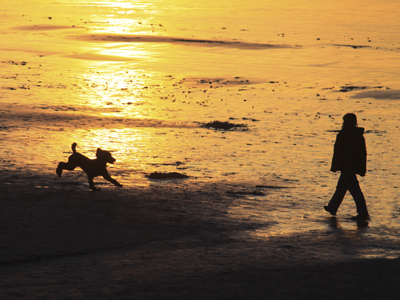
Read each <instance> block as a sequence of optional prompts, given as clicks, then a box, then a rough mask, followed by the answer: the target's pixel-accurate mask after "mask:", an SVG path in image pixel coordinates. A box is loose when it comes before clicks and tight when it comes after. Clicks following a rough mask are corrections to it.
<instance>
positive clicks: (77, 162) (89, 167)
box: [56, 143, 122, 190]
mask: <svg viewBox="0 0 400 300" xmlns="http://www.w3.org/2000/svg"><path fill="white" fill-rule="evenodd" d="M76 146H77V144H76V143H73V144H72V145H71V148H72V155H71V156H70V157H68V162H66V163H65V162H60V163H59V164H58V167H57V170H56V173H57V175H58V177H61V175H62V171H63V170H68V171H72V170H75V168H76V167H81V169H82V170H83V171H85V173H86V175H87V177H88V180H89V187H90V189H91V190H98V188H96V187H95V186H94V182H93V178H94V177H97V176H103V178H104V179H105V180H108V181H109V182H111V183H112V184H114V185H116V186H122V185H121V184H120V183H119V182H118V181H116V180H115V179H114V178H112V177H111V176H110V174H108V171H107V163H110V164H113V163H114V162H115V161H116V159H115V158H114V157H112V155H111V153H110V152H108V151H105V150H101V149H100V148H98V149H97V151H96V159H90V158H88V157H86V156H85V155H83V154H80V153H78V152H76Z"/></svg>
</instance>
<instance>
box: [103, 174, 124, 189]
mask: <svg viewBox="0 0 400 300" xmlns="http://www.w3.org/2000/svg"><path fill="white" fill-rule="evenodd" d="M103 178H104V179H105V180H108V181H109V182H111V183H112V184H113V185H116V186H120V187H121V186H122V184H120V183H119V182H118V181H116V180H115V179H114V178H112V177H111V176H110V174H108V173H107V174H106V175H103Z"/></svg>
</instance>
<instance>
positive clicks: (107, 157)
mask: <svg viewBox="0 0 400 300" xmlns="http://www.w3.org/2000/svg"><path fill="white" fill-rule="evenodd" d="M96 157H97V158H98V159H100V160H103V161H105V162H108V163H110V164H113V163H114V162H115V161H116V159H115V158H114V157H112V155H111V153H110V152H108V151H105V150H101V149H100V148H97V151H96Z"/></svg>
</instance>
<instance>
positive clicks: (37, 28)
mask: <svg viewBox="0 0 400 300" xmlns="http://www.w3.org/2000/svg"><path fill="white" fill-rule="evenodd" d="M71 28H82V27H76V26H74V25H72V26H65V25H26V26H17V27H13V28H12V29H17V30H32V31H47V30H60V29H71Z"/></svg>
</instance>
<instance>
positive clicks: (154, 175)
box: [147, 172, 189, 179]
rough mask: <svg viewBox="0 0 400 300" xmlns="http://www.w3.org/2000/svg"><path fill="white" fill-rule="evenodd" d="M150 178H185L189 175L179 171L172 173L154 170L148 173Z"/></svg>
mask: <svg viewBox="0 0 400 300" xmlns="http://www.w3.org/2000/svg"><path fill="white" fill-rule="evenodd" d="M147 177H148V178H149V179H185V178H189V176H187V175H185V174H181V173H177V172H170V173H162V172H153V173H151V174H149V175H147Z"/></svg>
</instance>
